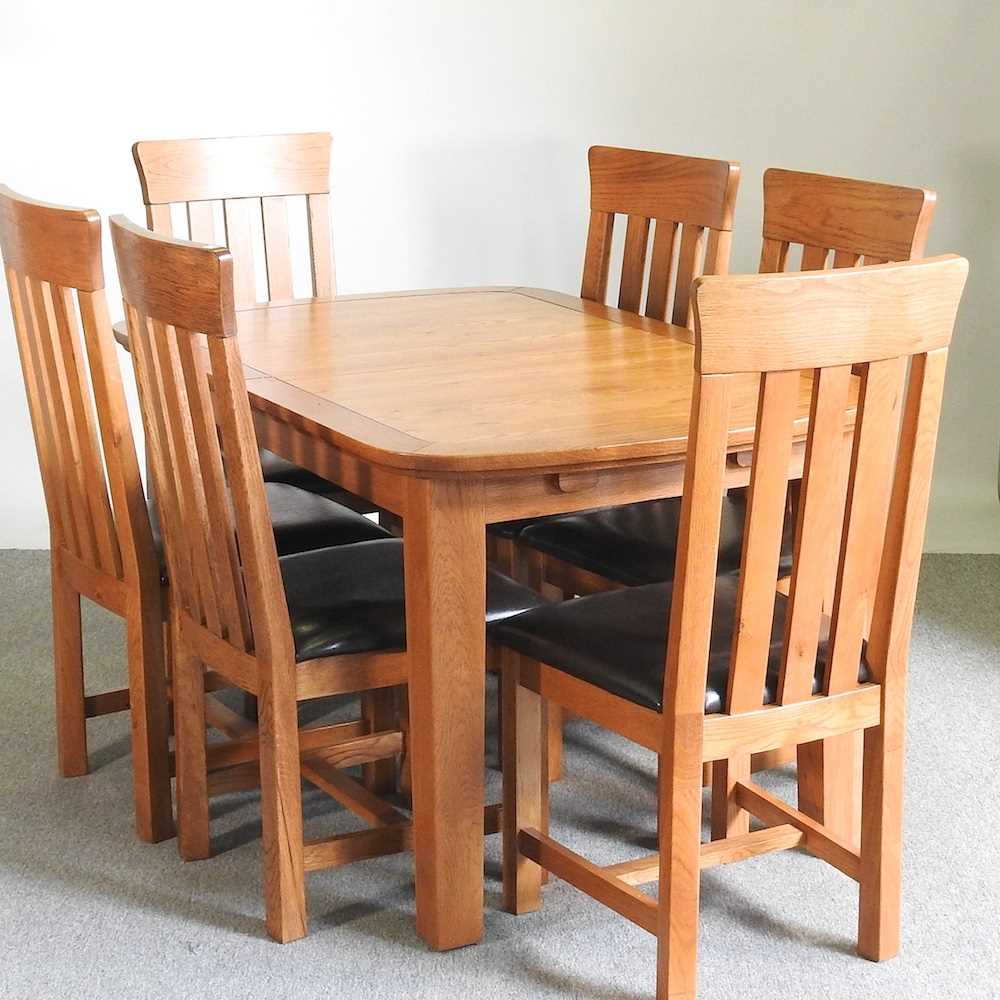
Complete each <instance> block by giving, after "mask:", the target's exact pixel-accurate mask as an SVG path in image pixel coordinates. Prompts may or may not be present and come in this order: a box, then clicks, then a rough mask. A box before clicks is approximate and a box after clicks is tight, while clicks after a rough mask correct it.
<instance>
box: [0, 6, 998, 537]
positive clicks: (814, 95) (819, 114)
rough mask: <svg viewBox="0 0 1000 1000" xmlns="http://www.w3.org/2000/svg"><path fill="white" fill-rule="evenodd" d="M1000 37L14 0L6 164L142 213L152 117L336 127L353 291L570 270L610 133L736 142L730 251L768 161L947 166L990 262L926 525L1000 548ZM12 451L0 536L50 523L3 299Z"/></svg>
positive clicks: (3, 415)
mask: <svg viewBox="0 0 1000 1000" xmlns="http://www.w3.org/2000/svg"><path fill="white" fill-rule="evenodd" d="M998 42H1000V5H998V4H994V3H982V2H976V0H965V2H952V3H949V4H940V3H937V2H931V0H880V2H874V0H873V2H871V3H864V2H850V0H841V2H839V3H836V4H820V3H818V2H809V0H806V2H802V0H798V2H794V0H756V2H749V3H742V4H739V3H736V2H732V0H728V2H727V0H699V2H697V3H691V2H690V0H685V2H683V3H682V2H655V0H648V2H642V0H631V2H629V0H620V2H617V3H616V2H608V3H603V2H587V0H575V2H573V0H563V2H551V3H545V2H542V0H535V2H530V3H529V2H522V0H504V2H502V3H501V2H491V3H481V4H476V3H471V2H469V0H465V2H458V0H455V2H446V0H425V2H423V3H408V2H398V3H381V2H370V3H350V2H330V3H320V2H315V3H309V2H303V0H283V2H281V3H273V4H262V5H260V7H259V9H256V10H254V9H252V5H251V4H243V3H231V2H226V3H222V2H212V0H208V2H206V0H202V2H199V3H192V2H190V0H175V2H173V3H172V4H160V5H155V6H154V5H151V4H144V3H136V2H134V0H132V2H130V3H100V2H98V3H95V4H81V3H79V2H72V3H71V2H67V0H53V2H50V3H47V4H42V3H38V2H37V0H3V4H2V6H0V92H2V93H3V95H4V102H3V103H4V112H3V118H2V126H0V128H2V131H0V180H2V181H4V182H6V183H8V184H9V185H11V186H12V187H14V188H15V189H16V190H20V191H23V192H25V193H28V194H31V195H34V196H37V197H41V198H44V199H49V200H54V201H61V202H65V203H68V204H76V205H82V206H92V207H95V208H97V209H99V210H100V211H101V212H102V213H103V214H105V215H106V214H108V213H111V212H117V211H125V212H127V213H129V214H131V215H132V216H133V218H136V219H141V218H142V212H141V202H140V198H139V189H138V184H137V182H136V179H135V175H134V170H133V166H132V161H131V157H130V155H129V147H130V145H131V143H132V142H133V141H134V140H136V139H139V138H166V137H183V136H203V135H204V136H208V135H233V134H241V133H254V132H283V131H296V130H310V129H329V130H330V131H331V132H333V134H334V209H335V213H336V214H335V219H334V225H335V240H336V251H337V263H338V277H339V284H340V289H341V291H342V292H355V291H371V290H378V289H390V288H416V287H434V286H454V285H469V284H475V285H478V284H491V283H496V284H501V283H527V284H532V285H542V286H548V287H552V288H558V289H565V290H567V291H574V290H576V289H577V287H578V283H579V270H580V263H581V260H582V254H583V242H584V235H585V224H586V204H587V182H586V159H585V155H586V149H587V147H588V146H589V145H591V144H592V143H596V142H600V143H608V144H617V145H631V146H638V147H644V148H647V149H658V150H668V151H673V152H681V153H691V154H697V155H707V156H718V157H726V158H731V159H738V160H740V161H742V163H743V189H742V191H741V193H740V200H739V210H738V213H737V232H736V241H735V251H734V254H735V256H734V269H736V268H738V269H745V270H752V269H754V268H755V267H756V263H757V259H756V258H757V253H758V248H759V231H760V176H761V172H762V170H763V169H764V168H765V167H766V166H769V165H778V166H785V167H792V168H801V169H807V170H817V171H822V172H827V173H834V174H842V175H847V176H854V177H862V178H872V179H878V180H885V181H893V182H898V183H904V184H913V185H923V186H927V187H933V188H936V189H937V190H938V192H939V205H938V213H937V219H936V221H935V224H934V228H933V231H932V235H931V241H930V247H929V249H930V251H931V252H941V251H946V250H955V251H960V252H962V253H964V254H966V255H968V256H969V257H970V258H971V260H972V276H971V278H970V281H969V287H968V292H967V297H966V301H965V304H964V306H963V309H962V315H961V321H960V328H959V333H958V336H957V339H956V343H955V347H954V351H953V356H952V363H951V371H950V376H949V385H948V393H947V401H946V409H945V415H944V424H943V434H942V438H941V446H940V449H939V459H938V462H937V469H936V479H935V486H934V493H933V508H932V519H931V525H930V531H929V536H928V546H929V547H932V548H936V549H939V550H951V551H969V550H989V551H997V550H1000V516H998V505H997V500H996V467H997V462H996V458H997V444H998V423H1000V420H998V409H1000V401H998V393H997V374H996V372H997V367H998V365H997V360H998V352H997V348H996V344H997V329H998V326H1000V291H998V286H1000V269H998V264H1000V249H998V248H1000V232H998V227H1000V224H998V220H1000V212H998V195H997V191H998V189H1000V70H998V63H1000V61H998V59H997V49H998ZM108 268H109V273H113V271H114V268H113V264H112V262H111V261H110V259H109V261H108ZM110 294H111V301H112V303H113V305H114V303H116V302H117V292H116V291H115V290H114V289H113V288H112V290H111V293H110ZM0 454H2V456H3V465H2V467H0V468H2V472H0V476H2V477H3V478H2V482H0V547H34V546H44V545H46V544H47V535H46V522H45V515H44V509H43V505H42V495H41V490H40V486H39V480H38V476H37V472H36V463H35V456H34V451H33V447H32V443H31V433H30V429H29V425H28V420H27V413H26V408H25V402H24V394H23V390H22V385H21V380H20V372H19V369H18V363H17V355H16V351H15V347H14V342H13V336H12V332H11V328H10V317H9V313H8V311H7V309H6V308H5V306H0Z"/></svg>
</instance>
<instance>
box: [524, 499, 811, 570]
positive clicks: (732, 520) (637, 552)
mask: <svg viewBox="0 0 1000 1000" xmlns="http://www.w3.org/2000/svg"><path fill="white" fill-rule="evenodd" d="M680 516H681V502H680V499H679V498H671V499H669V500H649V501H647V502H645V503H633V504H625V505H624V506H621V507H606V508H603V509H601V510H592V511H584V512H581V513H578V514H564V515H561V516H559V517H551V518H546V519H544V520H540V521H534V522H531V523H530V524H528V525H527V526H525V527H522V528H520V530H518V531H517V532H516V533H515V534H514V535H512V536H511V537H516V538H517V540H518V541H519V542H520V543H522V544H524V545H529V546H531V547H532V548H535V549H538V550H539V551H540V552H544V553H545V554H546V555H550V556H555V557H556V558H557V559H561V560H563V561H564V562H568V563H571V564H572V565H574V566H579V567H580V568H581V569H585V570H589V571H590V572H592V573H596V574H597V575H598V576H601V577H604V578H605V579H608V580H614V581H616V582H617V583H623V584H625V585H626V586H628V587H637V586H641V585H642V584H646V583H662V582H665V581H668V580H672V579H673V577H674V561H675V559H676V556H677V530H678V526H679V524H680ZM745 516H746V494H745V492H744V491H743V490H734V491H730V493H729V494H728V495H727V496H726V498H725V500H724V501H723V505H722V528H721V535H720V538H719V563H718V567H717V571H718V572H719V573H733V572H736V571H738V570H739V568H740V557H741V553H742V551H743V523H744V519H745ZM516 523H517V522H511V524H512V525H514V524H516ZM520 523H521V524H524V522H520ZM794 542H795V522H794V518H793V517H792V516H791V514H786V517H785V526H784V532H783V536H782V540H781V563H780V567H779V574H780V575H781V576H786V575H787V574H789V573H790V572H791V568H792V549H793V546H794Z"/></svg>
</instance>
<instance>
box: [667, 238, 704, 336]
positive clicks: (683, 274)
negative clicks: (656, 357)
mask: <svg viewBox="0 0 1000 1000" xmlns="http://www.w3.org/2000/svg"><path fill="white" fill-rule="evenodd" d="M704 252H705V229H704V227H703V226H692V225H689V224H687V223H685V224H684V225H683V226H682V227H681V249H680V255H679V256H678V258H677V284H676V286H675V288H674V308H673V317H672V322H673V323H675V324H676V325H677V326H690V325H691V282H692V281H694V279H695V278H696V277H698V275H699V273H700V271H701V262H702V257H703V256H704Z"/></svg>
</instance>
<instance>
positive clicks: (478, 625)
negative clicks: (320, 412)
mask: <svg viewBox="0 0 1000 1000" xmlns="http://www.w3.org/2000/svg"><path fill="white" fill-rule="evenodd" d="M403 531H404V534H403V538H404V552H405V556H404V565H405V572H406V645H407V650H408V652H409V655H410V658H411V660H410V661H411V673H410V694H409V698H410V746H411V761H412V782H413V815H414V854H415V865H416V894H417V932H418V933H419V934H420V936H421V937H422V938H423V939H424V940H425V941H426V942H427V943H428V944H429V945H430V946H431V947H432V948H435V949H438V950H445V949H448V948H458V947H461V946H462V945H467V944H474V943H475V942H477V941H478V940H479V939H480V937H482V933H483V794H484V787H483V785H484V768H485V747H484V725H485V708H484V699H485V671H484V657H485V646H486V626H485V607H486V552H485V535H484V532H485V524H484V519H483V488H482V483H481V482H475V481H468V482H467V481H464V480H443V479H441V480H436V479H426V480H420V479H414V480H412V482H411V484H410V487H409V490H408V500H407V512H406V516H405V518H404V524H403Z"/></svg>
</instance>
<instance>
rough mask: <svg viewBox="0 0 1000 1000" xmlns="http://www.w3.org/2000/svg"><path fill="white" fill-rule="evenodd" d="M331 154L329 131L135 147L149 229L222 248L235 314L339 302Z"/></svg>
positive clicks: (298, 473) (317, 487) (273, 467)
mask: <svg viewBox="0 0 1000 1000" xmlns="http://www.w3.org/2000/svg"><path fill="white" fill-rule="evenodd" d="M330 145H331V137H330V135H329V133H327V132H311V133H302V134H293V135H264V136H238V137H234V138H223V139H163V140H154V141H145V142H137V143H136V144H135V145H134V146H133V147H132V156H133V158H134V159H135V165H136V169H137V170H138V172H139V182H140V184H141V185H142V198H143V202H144V203H145V205H146V223H147V225H148V226H149V228H150V229H152V230H153V231H154V232H157V233H161V234H163V235H166V236H172V235H174V236H179V237H186V238H188V239H191V240H193V241H195V242H197V243H206V244H210V245H212V246H216V245H220V244H226V245H227V246H228V247H229V250H230V252H231V253H232V255H233V268H234V281H235V306H236V308H237V309H238V310H239V309H248V308H252V307H253V306H255V305H257V304H259V303H262V302H273V301H277V300H283V299H292V298H295V297H296V295H297V291H296V285H298V292H299V293H304V296H303V295H302V294H298V297H299V298H302V297H313V298H330V297H332V296H333V295H334V294H335V293H336V274H335V269H334V257H333V243H332V240H331V227H330ZM296 213H298V217H299V218H298V221H299V222H300V223H301V224H300V225H299V226H296V225H295V222H296ZM296 235H299V236H300V237H301V240H302V241H303V245H299V243H298V242H297V241H296V239H295V236H296ZM296 261H298V262H299V263H300V264H301V265H302V267H301V268H300V270H301V273H300V274H298V275H296V273H295V272H296V267H295V264H296ZM306 264H308V273H306V269H305V265H306ZM296 277H298V278H299V281H298V282H296V280H295V279H296ZM258 278H259V279H261V283H260V286H259V287H258ZM261 464H262V466H263V469H264V478H265V479H266V480H267V481H269V482H284V483H290V484H292V485H293V486H298V487H300V488H302V489H307V490H311V491H312V492H314V493H321V494H323V495H325V496H328V497H330V498H331V499H334V500H336V501H337V502H338V503H344V504H346V505H347V506H349V507H353V508H354V509H356V510H360V511H361V512H362V513H371V512H372V511H374V510H375V508H374V507H373V506H372V505H371V504H370V503H369V502H368V501H366V500H363V499H362V498H360V497H356V496H354V495H353V494H351V493H348V492H346V491H345V490H343V489H341V488H340V487H339V486H337V485H335V484H334V483H330V482H327V481H326V480H324V479H322V478H321V477H320V476H317V475H315V474H313V473H312V472H309V471H308V470H307V469H303V468H302V467H301V466H298V465H295V464H294V463H292V462H288V461H286V460H285V459H283V458H280V457H279V456H278V455H275V454H274V453H273V452H270V451H267V450H263V451H262V452H261Z"/></svg>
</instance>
